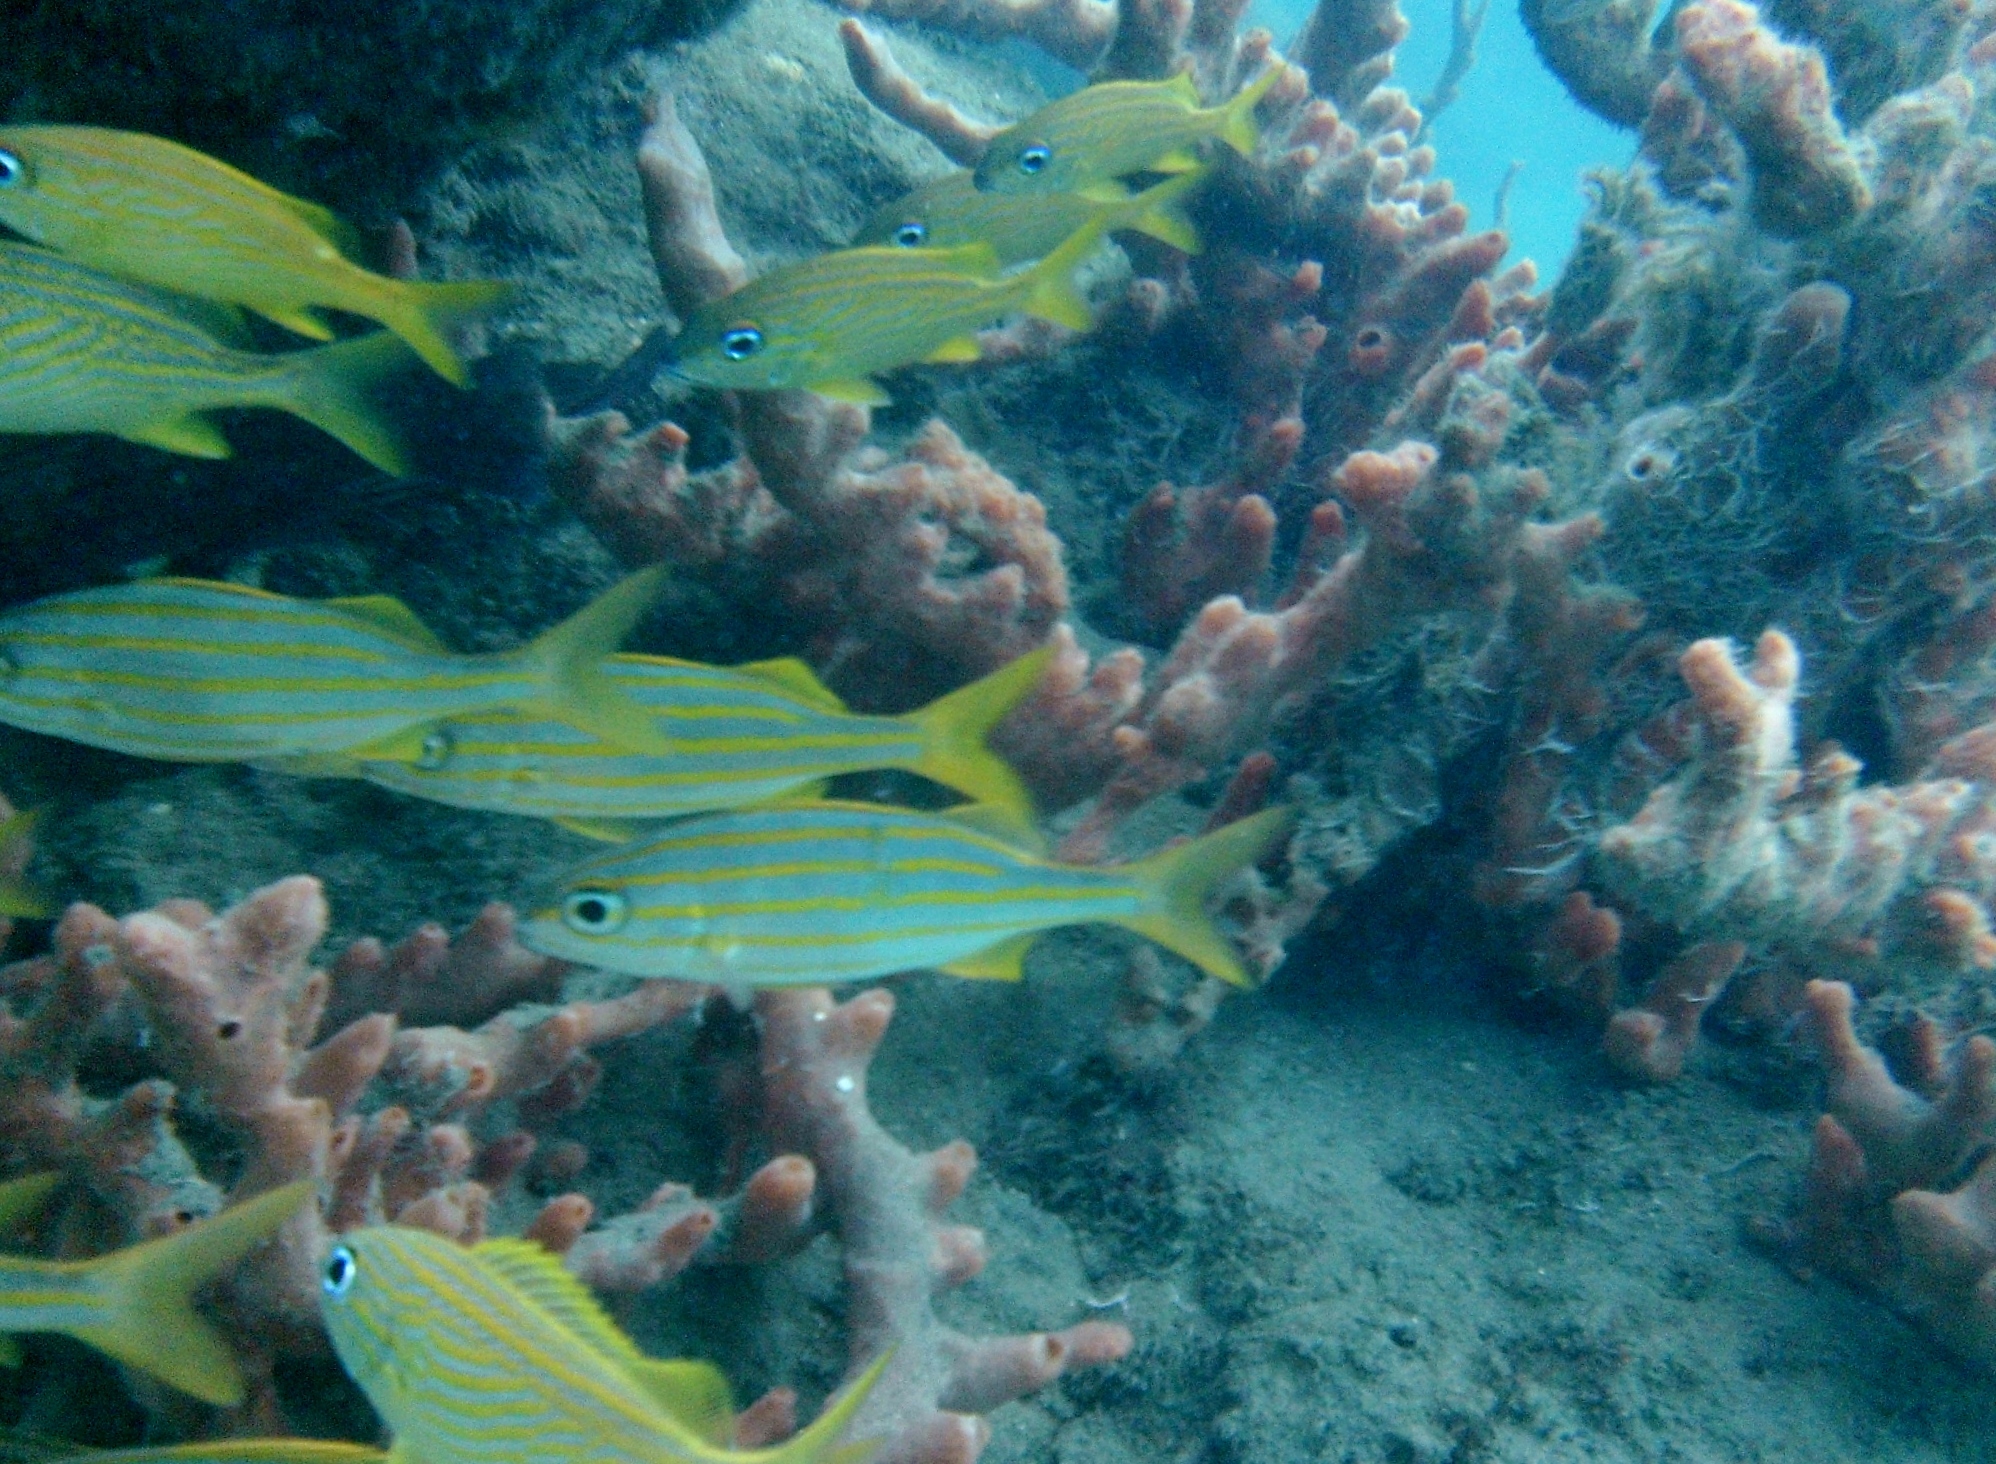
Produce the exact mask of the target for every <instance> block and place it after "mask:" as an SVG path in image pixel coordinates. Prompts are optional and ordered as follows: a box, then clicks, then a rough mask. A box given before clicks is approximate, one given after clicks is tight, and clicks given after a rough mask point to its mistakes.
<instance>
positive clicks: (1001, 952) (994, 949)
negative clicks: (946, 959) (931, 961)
mask: <svg viewBox="0 0 1996 1464" xmlns="http://www.w3.org/2000/svg"><path fill="white" fill-rule="evenodd" d="M1038 936H1039V932H1038V931H1036V930H1032V931H1028V932H1026V934H1024V935H1014V936H1009V937H1007V938H1006V939H1004V940H1001V941H999V942H998V944H996V945H995V946H991V947H989V948H988V949H985V950H981V951H975V952H973V953H971V954H970V955H967V956H960V957H958V958H957V959H956V960H954V961H951V962H950V963H949V964H948V965H946V966H938V967H936V969H937V970H938V971H941V972H942V973H943V974H944V975H946V976H961V977H963V978H964V979H965V980H968V981H1023V980H1024V979H1025V977H1026V952H1027V951H1029V950H1031V949H1032V947H1033V941H1034V940H1035V939H1037V938H1038Z"/></svg>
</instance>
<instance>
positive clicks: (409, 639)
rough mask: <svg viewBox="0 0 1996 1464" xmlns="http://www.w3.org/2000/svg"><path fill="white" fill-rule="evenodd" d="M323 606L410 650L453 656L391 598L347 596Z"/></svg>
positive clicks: (419, 618)
mask: <svg viewBox="0 0 1996 1464" xmlns="http://www.w3.org/2000/svg"><path fill="white" fill-rule="evenodd" d="M323 603H325V604H327V605H330V606H332V607H333V608H334V609H337V610H339V611H341V612H342V613H343V614H347V615H351V616H353V617H354V618H355V619H357V620H365V621H366V622H367V623H368V624H369V625H371V626H373V627H374V628H375V629H376V630H385V631H387V632H388V633H389V634H390V635H392V636H394V637H395V638H396V639H397V640H399V641H401V642H402V644H404V645H405V646H408V647H409V648H410V649H411V650H417V651H424V652H428V653H431V654H436V655H444V656H448V655H451V654H453V652H452V651H451V648H450V647H449V646H447V645H445V644H444V643H443V642H442V641H441V640H439V639H438V638H437V633H436V632H435V631H433V630H431V629H430V628H429V626H427V625H425V624H423V622H422V619H421V617H419V616H418V615H417V614H416V612H415V611H414V610H411V609H410V608H409V607H408V606H407V605H404V604H403V603H402V602H401V601H400V600H398V599H396V598H395V597H394V596H393V595H349V596H347V597H345V598H344V599H338V600H327V601H324V602H323Z"/></svg>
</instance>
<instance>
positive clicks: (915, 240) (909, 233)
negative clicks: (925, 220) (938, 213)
mask: <svg viewBox="0 0 1996 1464" xmlns="http://www.w3.org/2000/svg"><path fill="white" fill-rule="evenodd" d="M894 242H895V243H896V244H899V245H900V246H901V247H902V248H903V249H920V248H921V247H922V246H923V245H924V244H926V243H928V242H929V226H928V225H927V224H920V223H916V222H914V221H913V220H910V221H909V222H908V223H905V224H903V225H902V226H901V227H900V228H898V229H896V230H895V231H894Z"/></svg>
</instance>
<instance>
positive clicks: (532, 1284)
mask: <svg viewBox="0 0 1996 1464" xmlns="http://www.w3.org/2000/svg"><path fill="white" fill-rule="evenodd" d="M471 1254H472V1256H473V1257H474V1258H476V1259H477V1260H478V1262H479V1263H480V1264H481V1265H483V1266H485V1267H486V1268H487V1269H488V1270H490V1271H491V1272H492V1274H493V1275H495V1276H497V1277H498V1278H499V1279H500V1280H502V1281H504V1282H505V1283H506V1284H507V1285H508V1286H511V1287H512V1288H513V1289H514V1290H515V1291H517V1292H518V1293H519V1294H520V1295H521V1296H522V1297H524V1298H525V1299H526V1300H528V1301H530V1302H532V1303H533V1304H534V1305H535V1306H537V1307H539V1308H540V1309H541V1310H542V1311H544V1312H546V1313H547V1314H548V1315H549V1316H550V1317H553V1318H554V1320H555V1321H557V1322H559V1323H561V1325H562V1326H563V1327H565V1328H567V1329H568V1330H569V1331H570V1332H572V1333H573V1334H574V1335H575V1336H576V1337H577V1338H578V1339H580V1340H581V1341H582V1342H583V1343H584V1344H585V1345H586V1346H588V1347H589V1348H590V1350H592V1351H594V1352H596V1353H598V1354H599V1355H601V1356H603V1357H606V1358H608V1359H609V1360H610V1361H611V1362H613V1363H615V1364H616V1365H617V1366H618V1367H620V1368H622V1369H624V1371H625V1372H627V1373H630V1374H631V1375H632V1376H633V1377H635V1376H636V1372H635V1367H636V1365H637V1364H638V1363H641V1362H643V1361H644V1360H645V1359H644V1354H643V1353H642V1352H639V1351H638V1348H637V1344H636V1343H635V1342H633V1341H631V1339H630V1338H629V1337H626V1336H625V1335H624V1333H623V1330H622V1329H621V1328H619V1327H618V1325H617V1324H616V1323H615V1322H613V1321H611V1320H610V1314H609V1313H608V1312H606V1311H604V1310H603V1307H602V1304H601V1303H600V1302H598V1301H597V1300H596V1298H595V1297H594V1296H592V1295H591V1294H590V1292H589V1288H588V1287H586V1286H584V1285H583V1284H582V1283H581V1282H580V1281H578V1280H576V1279H575V1277H574V1275H573V1274H571V1273H570V1272H569V1270H568V1268H567V1267H565V1266H563V1265H562V1263H561V1262H560V1261H559V1260H557V1259H556V1258H555V1257H554V1256H552V1255H550V1254H549V1253H548V1252H547V1251H545V1250H543V1249H542V1248H541V1247H540V1246H538V1245H535V1244H534V1243H533V1242H532V1241H531V1240H515V1239H513V1238H511V1237H502V1238H500V1239H497V1240H485V1241H480V1242H479V1243H478V1244H477V1245H475V1246H473V1247H472V1248H471Z"/></svg>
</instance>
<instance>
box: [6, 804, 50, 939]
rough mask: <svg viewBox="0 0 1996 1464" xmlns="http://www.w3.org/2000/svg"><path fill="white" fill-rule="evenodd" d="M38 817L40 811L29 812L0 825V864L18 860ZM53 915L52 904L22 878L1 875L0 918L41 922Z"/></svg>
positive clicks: (39, 818)
mask: <svg viewBox="0 0 1996 1464" xmlns="http://www.w3.org/2000/svg"><path fill="white" fill-rule="evenodd" d="M41 816H42V815H41V810H40V809H30V810H28V811H27V812H26V813H17V814H15V815H14V816H13V817H11V818H9V819H8V820H7V821H6V822H5V823H0V861H4V860H6V859H7V858H8V856H10V855H14V856H19V853H20V850H21V848H22V846H23V845H25V844H26V842H27V840H28V838H29V836H30V835H32V834H33V833H34V831H35V825H36V824H37V823H39V822H40V821H41ZM54 913H55V905H54V903H53V902H52V901H51V900H50V899H49V897H48V896H47V895H44V894H43V893H41V892H40V891H39V890H37V889H36V888H35V887H34V886H33V885H31V884H29V883H28V882H27V880H26V878H25V877H23V876H22V875H18V874H0V916H6V917H9V918H11V919H15V920H40V919H43V918H45V917H47V916H49V915H53V914H54Z"/></svg>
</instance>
